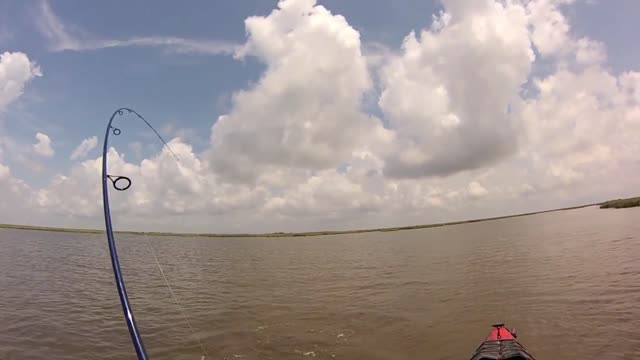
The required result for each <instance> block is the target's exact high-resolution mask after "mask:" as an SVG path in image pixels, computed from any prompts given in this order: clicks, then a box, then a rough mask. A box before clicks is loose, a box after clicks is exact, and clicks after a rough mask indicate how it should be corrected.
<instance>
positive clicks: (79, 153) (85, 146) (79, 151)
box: [69, 136, 98, 160]
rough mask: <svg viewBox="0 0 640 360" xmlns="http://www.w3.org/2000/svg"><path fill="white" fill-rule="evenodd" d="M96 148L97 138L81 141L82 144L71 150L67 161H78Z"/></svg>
mask: <svg viewBox="0 0 640 360" xmlns="http://www.w3.org/2000/svg"><path fill="white" fill-rule="evenodd" d="M96 146H98V137H97V136H92V137H90V138H86V139H84V140H82V142H81V143H80V144H79V145H78V147H76V148H75V150H73V152H72V153H71V156H70V157H69V159H71V160H78V159H81V158H84V157H86V156H87V154H89V152H90V151H91V150H93V149H95V148H96Z"/></svg>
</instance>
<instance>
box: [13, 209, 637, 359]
mask: <svg viewBox="0 0 640 360" xmlns="http://www.w3.org/2000/svg"><path fill="white" fill-rule="evenodd" d="M638 220H640V209H639V208H635V209H624V210H599V209H596V208H586V209H579V210H572V211H563V212H556V213H547V214H540V215H534V216H527V217H519V218H512V219H505V220H497V221H490V222H482V223H473V224H465V225H456V226H449V227H442V228H432V229H425V230H412V231H402V232H384V233H365V234H354V235H345V236H327V237H302V238H301V237H298V238H233V239H207V238H169V237H159V238H151V243H152V245H153V248H154V250H155V251H156V252H157V254H158V258H159V261H160V263H161V264H162V266H163V269H164V271H165V273H166V275H167V277H168V279H169V281H170V283H171V285H172V287H173V290H174V291H175V293H176V296H177V297H178V299H179V301H180V303H181V305H182V307H183V308H184V309H186V310H187V311H188V316H189V318H190V320H191V322H192V325H193V327H194V328H195V329H196V332H197V336H198V337H199V338H201V339H202V341H203V343H204V344H205V346H206V347H207V348H208V351H209V353H210V354H211V357H210V358H213V359H225V358H226V359H244V360H251V359H310V358H315V359H334V358H335V359H365V358H366V359H425V358H426V359H466V358H469V357H470V355H471V353H472V352H473V351H474V350H475V348H476V347H477V345H478V344H479V343H480V341H481V340H482V339H483V338H484V337H485V335H486V334H487V333H488V331H489V326H490V325H491V324H492V323H495V322H503V321H504V322H506V323H507V324H508V325H509V326H512V327H515V328H517V329H518V333H519V334H520V340H521V341H522V343H523V344H524V345H525V346H526V347H527V349H529V350H530V352H532V353H533V354H534V355H535V356H536V357H537V358H539V359H578V358H589V359H595V358H598V359H601V358H603V359H631V358H640V331H638V329H640V262H639V261H638V259H640V222H639V221H638ZM118 244H119V252H120V257H121V262H122V266H123V271H124V273H125V277H126V281H127V286H128V290H129V296H130V297H131V300H132V302H133V307H134V310H135V311H136V317H137V320H138V323H139V325H140V327H141V329H142V334H143V337H144V339H145V342H146V346H147V350H148V352H149V353H150V356H151V358H153V359H199V355H200V351H199V348H198V345H197V342H196V341H195V340H194V339H193V338H192V337H191V336H190V332H189V330H188V327H187V326H186V325H185V324H184V322H183V320H182V317H181V314H180V312H179V310H178V308H177V306H176V305H175V304H174V303H173V301H172V299H171V296H170V294H169V291H168V289H167V288H166V286H165V285H164V282H163V280H162V277H161V275H160V273H159V271H158V269H157V267H156V265H155V262H154V260H153V256H152V254H151V252H150V249H149V245H148V242H147V241H146V240H145V238H144V237H138V236H128V237H125V236H120V237H119V238H118ZM0 248H1V249H2V250H1V251H0V289H1V290H2V292H1V293H0V324H1V326H0V358H1V359H44V358H55V359H80V358H84V359H134V358H135V353H134V351H133V348H132V346H131V345H130V343H129V339H128V332H127V328H126V325H125V322H124V320H123V318H122V315H121V313H120V307H119V306H120V303H119V301H118V295H117V292H116V290H115V285H114V283H113V275H112V273H111V269H110V263H109V257H108V250H107V245H106V241H105V239H104V238H103V237H102V236H100V235H86V234H80V235H79V234H66V233H49V232H39V231H20V230H8V229H5V230H0Z"/></svg>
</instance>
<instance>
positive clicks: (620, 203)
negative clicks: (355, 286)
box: [600, 196, 640, 209]
mask: <svg viewBox="0 0 640 360" xmlns="http://www.w3.org/2000/svg"><path fill="white" fill-rule="evenodd" d="M635 206H640V196H639V197H632V198H627V199H615V200H609V201H605V202H603V203H602V204H600V209H623V208H629V207H635Z"/></svg>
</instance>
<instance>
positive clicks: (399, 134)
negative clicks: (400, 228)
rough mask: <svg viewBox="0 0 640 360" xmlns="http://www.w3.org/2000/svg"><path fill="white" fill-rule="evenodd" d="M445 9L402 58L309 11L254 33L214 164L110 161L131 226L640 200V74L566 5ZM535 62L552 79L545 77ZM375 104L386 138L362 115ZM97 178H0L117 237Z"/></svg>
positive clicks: (276, 17)
mask: <svg viewBox="0 0 640 360" xmlns="http://www.w3.org/2000/svg"><path fill="white" fill-rule="evenodd" d="M443 3H444V12H443V13H441V14H440V15H438V16H436V17H435V18H434V20H433V21H432V23H431V24H425V25H428V27H427V28H425V29H424V30H422V31H420V32H417V33H415V34H414V33H411V34H409V35H408V36H407V37H406V38H405V41H404V43H403V44H402V46H401V48H399V49H390V48H386V47H382V46H377V45H370V46H368V47H366V46H363V45H362V43H361V41H360V34H359V33H358V31H357V30H355V29H354V28H353V27H352V26H350V25H349V23H348V22H347V19H345V18H344V17H342V16H340V15H336V14H332V13H331V12H329V10H327V9H325V8H324V7H322V6H316V5H315V2H314V1H312V0H286V1H281V2H280V3H279V5H278V8H277V9H276V10H274V11H273V12H272V13H271V14H269V15H267V16H257V17H251V18H249V19H247V21H246V28H247V36H248V40H247V42H246V44H245V45H244V46H242V48H241V49H239V50H238V52H237V53H236V56H238V57H243V56H245V57H246V56H252V57H255V58H257V59H258V60H259V61H260V62H262V63H263V64H265V65H266V70H265V72H264V73H263V74H262V76H261V77H260V79H259V80H258V81H257V82H256V83H255V84H252V85H251V86H249V87H248V88H247V89H244V90H240V91H237V92H236V93H235V94H234V96H233V99H232V101H231V107H230V110H229V111H228V113H227V114H226V115H224V116H223V117H221V118H220V119H219V120H218V122H216V123H215V124H214V125H213V126H212V133H211V143H210V144H209V148H207V149H205V150H204V151H203V152H202V153H198V152H194V150H193V148H192V146H191V145H190V144H189V143H188V142H187V141H188V140H189V139H185V138H182V137H181V138H175V139H173V140H172V141H171V142H170V146H171V147H172V149H173V150H174V151H175V152H176V153H177V154H178V157H179V158H180V161H179V162H177V161H176V160H175V158H174V157H173V156H172V155H171V154H170V153H169V152H168V151H167V149H163V150H162V151H161V152H160V153H159V154H155V155H153V156H150V157H148V158H146V159H143V160H141V161H135V162H132V161H131V160H130V159H125V156H124V155H123V154H122V153H118V152H116V150H114V149H111V150H110V152H109V159H110V162H109V166H110V173H111V174H113V175H125V176H130V177H131V179H132V180H133V185H132V187H131V188H130V189H129V190H128V191H126V192H124V193H120V192H112V193H111V194H112V198H113V200H112V206H113V213H114V216H115V217H116V219H117V223H118V226H119V227H121V228H133V229H147V230H151V229H153V230H166V231H214V232H216V231H218V232H227V231H231V232H248V231H249V232H254V231H297V230H318V229H327V228H333V229H340V228H359V227H360V228H361V227H382V226H397V225H409V224H416V223H430V222H437V221H446V220H459V219H464V218H470V217H485V216H494V215H503V214H508V213H513V212H520V211H532V210H537V209H544V208H549V207H554V206H567V205H575V204H579V203H587V202H592V201H597V200H602V199H606V198H607V197H610V196H621V195H620V194H629V195H632V193H630V192H632V191H634V190H635V189H637V188H638V185H640V183H638V181H639V180H638V177H637V174H638V173H640V162H639V161H638V158H637V154H639V153H640V73H639V72H637V71H628V72H624V73H620V74H616V73H613V72H612V71H611V70H609V67H608V66H607V52H606V46H605V44H603V43H599V42H597V41H595V40H593V39H590V38H589V37H584V36H582V37H577V36H575V35H574V34H573V33H572V31H571V26H570V22H569V21H568V19H567V18H566V17H565V16H564V15H563V13H562V9H563V8H562V7H563V6H570V5H569V4H568V2H567V1H552V0H531V1H528V2H519V1H507V2H505V1H490V0H478V1H473V2H470V1H464V0H447V1H444V2H443ZM427 21H428V18H427V17H425V23H426V22H427ZM53 28H54V29H56V27H55V26H54V27H53ZM60 31H62V32H61V33H60V34H63V35H64V34H65V33H67V32H66V31H67V30H66V29H64V28H63V29H62V30H60ZM60 34H58V35H57V36H58V38H61V39H63V40H64V36H63V35H60ZM65 41H67V42H68V43H69V44H70V45H68V46H74V45H73V44H74V43H73V39H71V38H69V39H66V40H65ZM399 47H400V46H399ZM363 49H364V50H363ZM534 51H535V52H537V53H538V54H540V58H541V59H542V61H545V62H548V63H550V64H552V67H551V71H550V72H549V73H548V74H545V75H544V76H540V77H532V74H531V72H532V67H533V66H534V63H535V61H540V59H536V58H535V56H534V53H535V52H534ZM377 79H379V83H376V81H377ZM525 83H526V84H527V91H523V90H522V87H523V84H525ZM378 89H380V90H381V91H382V92H381V96H380V98H379V99H378V100H379V105H380V108H381V110H382V111H383V114H384V115H383V116H384V118H383V119H382V120H384V123H385V124H386V128H384V127H382V121H381V120H380V119H377V118H375V117H374V116H371V115H370V114H367V113H365V112H364V111H363V110H362V108H363V106H362V102H363V99H366V98H367V97H372V96H375V94H377V90H378ZM372 94H374V95H372ZM165 130H166V131H167V132H168V133H170V134H172V135H176V131H175V129H173V128H167V129H165ZM42 135H43V136H46V135H44V134H42ZM39 140H40V139H39ZM47 140H48V137H47ZM89 140H90V139H86V140H85V141H89ZM42 142H43V143H44V142H48V141H45V140H43V141H42ZM83 144H84V141H83ZM0 145H1V144H0ZM89 145H90V144H89ZM89 145H87V147H95V145H93V146H89ZM144 146H148V144H144V145H143V144H141V143H131V145H130V150H131V151H132V152H134V153H135V152H136V151H138V152H140V154H138V157H139V156H140V155H144V154H147V153H149V152H148V151H142V150H147V148H145V147H144ZM0 147H1V146H0ZM81 147H82V144H81V145H80V146H79V148H81ZM1 150H2V149H1V148H0V151H1ZM82 152H84V151H82ZM82 152H80V151H79V153H82ZM80 157H81V155H78V157H77V158H80ZM2 160H3V161H4V159H2ZM11 165H12V166H13V163H12V164H11ZM100 167H101V158H99V157H98V158H97V159H89V160H84V161H81V162H75V163H74V164H73V165H72V167H71V170H70V171H69V172H68V173H65V174H59V175H57V176H56V177H55V178H54V179H53V180H52V181H51V182H50V183H49V184H48V185H47V186H45V187H43V188H40V189H33V188H31V187H29V186H28V185H27V184H25V183H24V182H21V181H20V180H18V179H15V178H14V177H12V175H11V173H10V171H9V168H8V166H0V182H1V184H0V196H4V197H7V198H9V197H10V196H14V197H18V196H20V197H23V198H25V199H27V201H26V205H25V206H27V207H30V208H31V209H32V210H33V211H31V212H27V211H26V210H25V211H24V212H23V214H27V213H28V214H36V215H31V216H30V217H28V218H27V217H25V219H28V220H29V221H35V220H34V219H35V218H36V217H35V216H37V214H40V217H39V218H38V219H39V220H38V221H41V223H42V224H48V223H47V222H49V221H53V220H52V219H62V220H63V221H62V222H61V223H58V224H59V225H71V226H79V225H82V226H87V224H95V226H102V220H101V218H100V216H101V211H102V210H101V194H100V189H99V186H97V185H98V184H99V183H100ZM9 183H10V184H11V186H7V185H6V184H9ZM8 189H11V190H8ZM16 194H17V195H16ZM1 206H2V205H1V204H0V207H1ZM25 209H26V208H25ZM0 211H2V212H1V213H0V214H5V211H9V210H0ZM12 214H13V213H12ZM12 216H13V215H12ZM16 216H17V215H16ZM23 216H26V215H23Z"/></svg>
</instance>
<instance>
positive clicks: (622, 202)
mask: <svg viewBox="0 0 640 360" xmlns="http://www.w3.org/2000/svg"><path fill="white" fill-rule="evenodd" d="M629 204H636V205H629ZM597 205H600V208H601V209H602V208H610V207H616V208H619V207H630V206H640V197H636V198H629V199H619V200H611V201H606V202H602V203H594V204H587V205H579V206H571V207H566V208H561V209H552V210H543V211H534V212H528V213H522V214H513V215H505V216H496V217H489V218H481V219H471V220H461V221H452V222H445V223H436V224H425V225H411V226H399V227H389V228H375V229H357V230H344V231H311V232H298V233H295V232H289V233H287V232H273V233H256V234H248V233H247V234H213V233H171V232H155V231H115V233H117V234H127V235H149V236H174V237H211V238H233V237H297V236H321V235H345V234H360V233H370V232H389V231H401V230H417V229H428V228H434V227H441V226H450V225H460V224H468V223H475V222H483V221H492V220H500V219H509V218H515V217H521V216H528V215H535V214H544V213H549V212H555V211H564V210H573V209H581V208H585V207H590V206H597ZM604 206H606V207H604ZM0 229H18V230H35V231H54V232H69V233H81V234H104V233H105V230H97V229H73V228H58V227H46V226H32V225H12V224H0Z"/></svg>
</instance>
